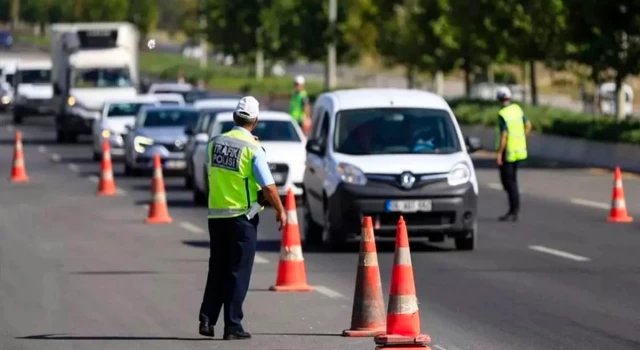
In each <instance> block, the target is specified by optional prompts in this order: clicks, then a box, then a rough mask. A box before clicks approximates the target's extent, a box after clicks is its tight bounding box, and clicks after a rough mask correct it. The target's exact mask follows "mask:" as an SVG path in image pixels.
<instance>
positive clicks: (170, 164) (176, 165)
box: [165, 160, 187, 169]
mask: <svg viewBox="0 0 640 350" xmlns="http://www.w3.org/2000/svg"><path fill="white" fill-rule="evenodd" d="M165 167H166V168H167V169H184V168H186V167H187V162H185V161H184V160H168V161H167V162H166V163H165Z"/></svg>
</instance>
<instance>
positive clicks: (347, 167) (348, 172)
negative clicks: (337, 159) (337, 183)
mask: <svg viewBox="0 0 640 350" xmlns="http://www.w3.org/2000/svg"><path fill="white" fill-rule="evenodd" d="M336 171H337V173H338V176H340V180H341V181H342V182H345V183H348V184H353V185H366V184H367V177H366V176H365V175H364V173H363V172H362V170H360V168H358V167H357V166H355V165H351V164H348V163H339V164H338V166H337V167H336Z"/></svg>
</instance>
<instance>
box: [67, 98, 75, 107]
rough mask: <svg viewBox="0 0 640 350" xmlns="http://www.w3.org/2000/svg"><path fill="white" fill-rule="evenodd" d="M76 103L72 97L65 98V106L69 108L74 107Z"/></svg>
mask: <svg viewBox="0 0 640 350" xmlns="http://www.w3.org/2000/svg"><path fill="white" fill-rule="evenodd" d="M76 103H78V101H77V100H76V98H75V97H73V96H69V97H68V98H67V105H69V107H73V106H75V105H76Z"/></svg>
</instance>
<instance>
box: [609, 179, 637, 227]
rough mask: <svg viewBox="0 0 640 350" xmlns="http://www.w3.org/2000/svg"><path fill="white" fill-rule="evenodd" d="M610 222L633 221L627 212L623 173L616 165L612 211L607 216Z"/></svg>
mask: <svg viewBox="0 0 640 350" xmlns="http://www.w3.org/2000/svg"><path fill="white" fill-rule="evenodd" d="M607 221H609V222H632V221H633V218H632V217H631V216H629V214H628V213H627V204H626V201H625V200H624V188H622V173H621V172H620V167H616V172H615V174H614V176H613V195H612V198H611V211H610V212H609V217H608V218H607Z"/></svg>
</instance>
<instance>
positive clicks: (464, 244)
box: [455, 222, 478, 250]
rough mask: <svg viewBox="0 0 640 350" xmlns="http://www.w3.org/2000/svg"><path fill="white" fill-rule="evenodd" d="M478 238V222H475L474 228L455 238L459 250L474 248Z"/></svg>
mask: <svg viewBox="0 0 640 350" xmlns="http://www.w3.org/2000/svg"><path fill="white" fill-rule="evenodd" d="M477 240H478V223H477V222H476V223H474V224H473V229H472V230H470V231H467V232H465V233H464V234H462V235H460V236H458V237H456V238H455V243H456V249H457V250H474V249H475V248H476V245H477Z"/></svg>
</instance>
